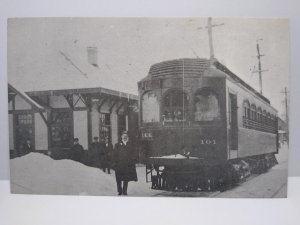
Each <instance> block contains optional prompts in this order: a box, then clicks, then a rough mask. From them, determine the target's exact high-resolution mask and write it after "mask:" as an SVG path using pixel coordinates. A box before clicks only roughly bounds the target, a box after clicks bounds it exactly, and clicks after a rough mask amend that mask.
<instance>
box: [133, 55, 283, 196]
mask: <svg viewBox="0 0 300 225" xmlns="http://www.w3.org/2000/svg"><path fill="white" fill-rule="evenodd" d="M138 90H139V98H140V105H139V107H140V108H139V132H140V143H141V146H142V147H141V149H142V150H141V152H142V153H141V154H142V155H143V158H144V161H145V163H146V176H147V181H149V182H150V181H151V182H152V188H156V189H162V190H172V191H173V190H183V191H198V190H200V191H201V190H215V189H222V188H225V187H228V186H230V185H232V184H235V183H237V182H240V181H242V180H244V179H246V178H247V177H248V176H250V175H251V174H253V173H262V172H264V171H267V170H268V169H269V168H271V167H273V166H274V165H275V164H277V160H276V157H275V155H276V154H277V153H278V129H277V110H276V109H275V108H273V107H272V106H271V104H270V101H269V100H268V99H267V98H266V97H264V96H263V95H262V94H260V93H259V92H257V91H256V90H255V89H254V88H252V87H251V86H249V85H248V84H247V83H246V82H244V81H243V80H242V79H240V78H239V77H238V76H237V75H235V74H234V73H233V72H231V71H230V70H229V69H228V68H227V67H226V66H224V65H223V64H221V63H220V62H219V61H217V60H216V59H204V58H184V59H175V60H169V61H164V62H160V63H156V64H154V65H152V66H151V67H150V70H149V73H148V75H147V76H146V77H145V78H144V79H142V80H141V81H139V82H138Z"/></svg>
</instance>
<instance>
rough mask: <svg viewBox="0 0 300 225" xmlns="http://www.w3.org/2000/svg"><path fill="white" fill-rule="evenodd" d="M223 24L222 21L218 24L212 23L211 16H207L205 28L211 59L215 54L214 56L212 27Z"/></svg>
mask: <svg viewBox="0 0 300 225" xmlns="http://www.w3.org/2000/svg"><path fill="white" fill-rule="evenodd" d="M223 25H224V23H220V24H212V19H211V17H208V20H207V26H206V29H207V32H208V41H209V51H210V60H212V59H213V58H214V57H215V56H214V45H213V37H212V28H214V27H218V26H223Z"/></svg>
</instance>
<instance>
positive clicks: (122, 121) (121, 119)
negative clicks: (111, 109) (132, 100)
mask: <svg viewBox="0 0 300 225" xmlns="http://www.w3.org/2000/svg"><path fill="white" fill-rule="evenodd" d="M124 130H126V115H125V114H124V115H123V114H121V115H118V137H119V138H120V137H121V134H122V132H123V131H124Z"/></svg>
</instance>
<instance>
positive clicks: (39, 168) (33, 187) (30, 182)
mask: <svg viewBox="0 0 300 225" xmlns="http://www.w3.org/2000/svg"><path fill="white" fill-rule="evenodd" d="M10 165H11V191H12V192H13V193H23V194H64V195H116V193H117V190H116V189H117V188H116V181H115V176H114V173H113V171H112V174H106V173H104V172H103V171H102V170H100V169H98V168H92V167H88V166H85V165H83V164H81V163H78V162H75V161H72V160H68V159H64V160H53V159H51V158H50V157H48V156H46V155H43V154H39V153H30V154H28V155H25V156H23V157H19V158H15V159H12V160H11V161H10ZM137 172H138V178H139V181H138V182H130V183H129V188H128V194H129V195H134V196H149V195H153V194H155V190H152V189H150V184H149V183H146V182H145V167H138V168H137Z"/></svg>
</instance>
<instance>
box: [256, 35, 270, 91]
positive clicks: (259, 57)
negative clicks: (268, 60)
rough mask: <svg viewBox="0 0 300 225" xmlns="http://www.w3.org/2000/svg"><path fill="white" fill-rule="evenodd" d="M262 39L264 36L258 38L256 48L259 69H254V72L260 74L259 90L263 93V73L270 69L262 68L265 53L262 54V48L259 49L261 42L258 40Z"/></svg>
mask: <svg viewBox="0 0 300 225" xmlns="http://www.w3.org/2000/svg"><path fill="white" fill-rule="evenodd" d="M262 40H263V39H262V38H260V39H257V40H256V50H257V55H256V57H257V60H258V70H255V71H252V73H258V75H259V92H260V93H261V94H263V86H262V73H263V72H267V71H268V70H262V69H261V57H263V56H265V55H262V54H260V49H259V43H258V42H259V41H262Z"/></svg>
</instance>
